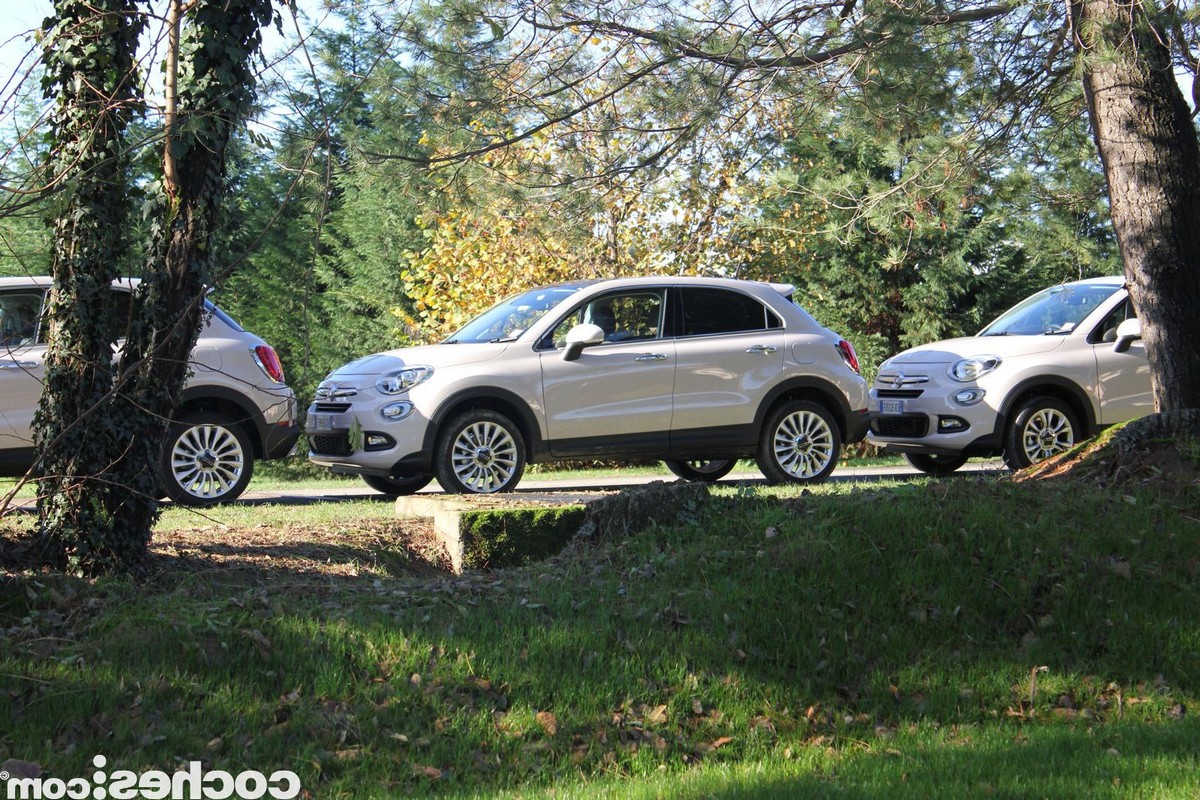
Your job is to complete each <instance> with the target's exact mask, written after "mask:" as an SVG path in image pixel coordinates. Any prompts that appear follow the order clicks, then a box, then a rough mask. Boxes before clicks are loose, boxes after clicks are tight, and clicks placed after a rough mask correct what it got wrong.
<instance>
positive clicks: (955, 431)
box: [866, 384, 1000, 455]
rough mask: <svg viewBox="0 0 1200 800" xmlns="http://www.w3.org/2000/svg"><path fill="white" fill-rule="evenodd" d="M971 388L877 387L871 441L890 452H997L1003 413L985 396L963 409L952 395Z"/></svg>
mask: <svg viewBox="0 0 1200 800" xmlns="http://www.w3.org/2000/svg"><path fill="white" fill-rule="evenodd" d="M971 388H976V389H978V388H979V387H972V386H971V385H969V384H953V385H951V386H944V387H938V386H936V385H932V386H928V387H927V388H922V389H920V390H905V391H896V390H892V389H889V388H887V387H881V386H879V384H876V385H875V386H874V387H873V388H872V389H871V394H870V430H869V431H868V433H867V437H866V438H867V441H868V442H869V443H870V444H873V445H875V446H877V447H883V448H885V449H886V450H888V451H889V452H898V453H928V454H931V455H952V454H961V453H967V454H972V455H974V454H980V455H983V454H987V453H991V452H994V451H995V450H996V449H997V448H998V447H999V437H998V434H997V430H998V425H997V421H998V420H999V418H1000V415H999V411H998V410H997V409H996V408H995V407H993V406H992V404H991V403H990V402H989V399H990V398H989V397H988V395H987V393H986V392H982V390H980V391H981V392H982V396H981V398H980V400H978V401H976V402H974V403H972V404H968V405H964V404H963V403H960V402H956V401H955V399H954V395H955V394H956V393H958V392H961V391H963V390H966V389H971Z"/></svg>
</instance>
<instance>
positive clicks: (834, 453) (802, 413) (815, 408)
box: [756, 400, 842, 483]
mask: <svg viewBox="0 0 1200 800" xmlns="http://www.w3.org/2000/svg"><path fill="white" fill-rule="evenodd" d="M841 448H842V436H841V432H840V431H839V430H838V426H837V423H835V422H834V419H833V416H832V415H831V414H830V413H829V412H828V411H827V410H826V409H825V408H824V407H823V406H820V405H818V404H817V403H813V402H810V401H808V400H789V401H788V402H786V403H783V404H782V405H780V406H778V407H777V408H775V409H774V410H773V411H772V412H771V413H770V415H768V417H767V423H766V425H764V426H763V430H762V434H761V437H760V439H759V445H758V456H757V458H756V461H757V462H758V468H759V470H761V471H762V474H763V475H765V476H766V478H767V481H768V482H770V483H818V482H820V481H823V480H825V479H826V478H828V477H829V474H830V473H831V472H833V468H834V467H835V466H837V460H838V455H839V454H840V453H841Z"/></svg>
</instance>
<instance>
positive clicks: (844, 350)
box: [837, 339, 858, 372]
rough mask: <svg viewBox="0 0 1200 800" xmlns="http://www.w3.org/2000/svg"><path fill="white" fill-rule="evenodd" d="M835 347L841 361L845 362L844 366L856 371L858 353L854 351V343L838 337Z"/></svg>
mask: <svg viewBox="0 0 1200 800" xmlns="http://www.w3.org/2000/svg"><path fill="white" fill-rule="evenodd" d="M837 349H838V353H839V354H840V355H841V356H842V361H845V362H846V366H847V367H849V368H850V369H852V370H854V371H855V372H858V353H856V352H854V345H852V344H850V343H849V342H847V341H846V340H845V339H838V343H837Z"/></svg>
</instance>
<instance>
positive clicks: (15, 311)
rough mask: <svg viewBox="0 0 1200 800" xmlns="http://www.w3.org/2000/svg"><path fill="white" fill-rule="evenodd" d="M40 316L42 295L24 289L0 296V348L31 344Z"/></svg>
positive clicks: (36, 332) (35, 334)
mask: <svg viewBox="0 0 1200 800" xmlns="http://www.w3.org/2000/svg"><path fill="white" fill-rule="evenodd" d="M41 315H42V293H41V292H40V291H36V290H29V289H24V290H20V291H15V292H6V293H5V294H2V295H0V347H22V346H24V345H30V344H33V343H34V341H35V340H36V339H37V335H38V318H39V317H41Z"/></svg>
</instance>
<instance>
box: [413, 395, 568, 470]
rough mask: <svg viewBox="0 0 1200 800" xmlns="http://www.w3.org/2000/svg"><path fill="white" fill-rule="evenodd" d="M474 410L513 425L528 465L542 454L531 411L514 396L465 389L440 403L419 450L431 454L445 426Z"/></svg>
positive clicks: (543, 446) (526, 404) (522, 401)
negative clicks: (486, 412)
mask: <svg viewBox="0 0 1200 800" xmlns="http://www.w3.org/2000/svg"><path fill="white" fill-rule="evenodd" d="M475 409H486V410H488V411H495V412H496V413H498V414H503V415H504V416H506V417H508V418H509V419H511V420H512V421H513V422H514V423H516V425H517V428H518V429H519V430H520V432H521V436H522V437H523V438H524V439H525V450H526V452H527V459H528V461H529V462H530V463H532V462H533V461H535V460H536V459H537V457H539V456H541V455H542V454H543V453H544V452H545V444H544V440H543V439H542V434H541V428H540V427H539V425H538V421H537V416H536V415H535V414H534V412H533V409H531V408H530V407H529V404H528V403H526V402H525V401H524V400H522V399H521V398H520V396H518V395H517V394H515V393H513V392H509V391H507V390H504V389H496V388H494V387H480V388H478V389H468V390H466V391H463V392H460V393H459V394H456V395H454V396H452V397H451V398H450V399H449V400H448V401H446V402H445V403H442V405H441V406H440V407H439V408H438V410H437V412H436V413H435V414H434V415H433V418H432V419H431V420H430V424H429V426H428V427H427V428H426V430H425V439H424V441H423V443H422V445H421V449H422V450H423V451H424V452H426V453H432V452H433V450H434V447H435V446H436V445H437V440H438V437H439V436H441V434H442V428H443V427H444V426H445V425H446V422H447V421H449V420H451V419H453V418H454V417H456V416H457V415H459V414H461V413H462V412H463V411H470V410H475Z"/></svg>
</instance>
